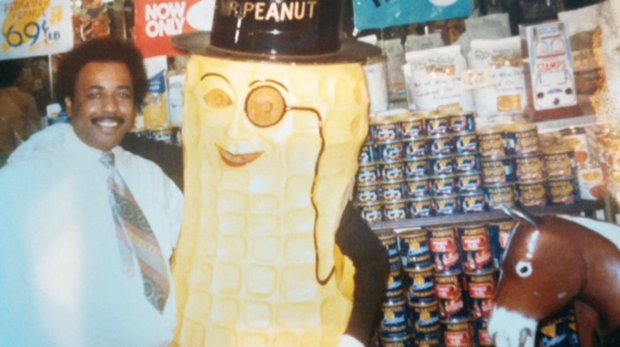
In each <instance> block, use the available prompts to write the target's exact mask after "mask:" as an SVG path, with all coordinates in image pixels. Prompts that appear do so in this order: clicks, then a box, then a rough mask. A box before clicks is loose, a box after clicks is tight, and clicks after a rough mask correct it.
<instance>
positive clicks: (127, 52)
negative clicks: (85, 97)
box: [56, 38, 147, 107]
mask: <svg viewBox="0 0 620 347" xmlns="http://www.w3.org/2000/svg"><path fill="white" fill-rule="evenodd" d="M92 62H116V63H123V64H125V65H126V66H127V69H128V70H129V73H130V74H131V81H132V83H133V97H134V103H135V104H136V106H140V103H141V102H142V100H143V99H144V96H145V94H146V87H147V79H146V72H145V70H144V63H143V57H142V53H140V51H139V50H138V48H137V47H136V46H135V45H134V44H133V43H131V42H129V41H122V40H118V39H113V38H102V39H93V40H89V41H86V42H85V43H83V44H81V45H79V46H78V47H76V48H74V49H73V50H71V51H70V52H68V53H67V54H66V55H65V56H64V57H63V58H62V59H61V61H60V64H59V66H58V73H57V77H56V100H57V101H58V102H59V103H60V104H61V105H63V107H64V104H65V98H66V97H68V98H69V99H71V100H73V96H74V95H75V83H76V82H77V77H78V75H79V73H80V71H81V70H82V68H83V67H84V66H86V65H87V64H88V63H92Z"/></svg>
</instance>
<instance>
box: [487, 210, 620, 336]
mask: <svg viewBox="0 0 620 347" xmlns="http://www.w3.org/2000/svg"><path fill="white" fill-rule="evenodd" d="M505 212H506V214H508V215H509V216H511V217H512V218H514V219H516V220H517V221H518V222H519V223H518V224H517V227H515V232H514V233H513V235H512V237H511V238H510V241H509V244H508V247H507V249H506V251H505V254H504V256H505V261H504V264H503V266H502V276H501V277H500V281H499V284H498V291H497V297H496V307H495V308H494V310H493V315H492V317H491V321H490V322H489V332H490V333H491V334H494V335H495V343H496V345H497V347H505V346H506V347H519V346H526V347H527V346H533V345H534V336H535V329H536V325H537V324H538V321H539V320H541V319H543V318H545V317H548V316H550V315H551V314H553V313H555V312H556V311H558V310H559V309H561V308H562V307H564V306H566V305H567V304H570V303H573V302H574V303H575V307H576V311H577V312H576V315H577V323H578V325H580V327H579V328H580V331H579V335H580V338H581V340H582V346H583V347H587V346H592V345H593V341H592V337H593V336H594V335H595V334H594V332H593V330H594V329H595V328H597V329H598V331H599V332H600V334H601V336H602V337H606V336H608V335H609V334H612V333H614V331H615V330H616V329H620V226H618V225H613V224H609V223H604V222H600V221H595V220H591V219H588V218H582V217H573V216H566V215H562V216H542V217H538V218H535V217H532V216H528V215H527V214H525V213H524V212H522V211H519V210H516V209H505ZM599 235H600V236H599ZM584 317H590V318H592V319H591V320H587V319H585V318H584ZM594 320H595V321H594ZM580 321H581V322H580ZM597 323H598V324H597ZM597 325H598V326H597ZM585 327H589V329H586V328H585ZM615 347H618V346H615Z"/></svg>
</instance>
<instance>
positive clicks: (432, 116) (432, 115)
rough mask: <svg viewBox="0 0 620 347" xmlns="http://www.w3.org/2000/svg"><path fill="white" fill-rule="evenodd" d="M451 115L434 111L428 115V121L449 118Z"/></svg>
mask: <svg viewBox="0 0 620 347" xmlns="http://www.w3.org/2000/svg"><path fill="white" fill-rule="evenodd" d="M447 117H450V114H448V113H445V112H441V111H432V112H430V113H428V114H427V115H426V119H435V118H447Z"/></svg>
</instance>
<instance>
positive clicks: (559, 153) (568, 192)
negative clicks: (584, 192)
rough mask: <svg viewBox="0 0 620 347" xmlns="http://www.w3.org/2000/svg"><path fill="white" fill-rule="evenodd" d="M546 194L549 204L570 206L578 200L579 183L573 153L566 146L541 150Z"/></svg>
mask: <svg viewBox="0 0 620 347" xmlns="http://www.w3.org/2000/svg"><path fill="white" fill-rule="evenodd" d="M543 158H544V160H543V163H544V172H545V175H546V178H547V194H548V198H549V203H551V204H572V203H574V202H575V201H577V200H578V199H579V182H578V180H577V179H576V173H577V161H576V160H575V151H574V150H573V149H572V148H570V147H568V146H566V145H557V146H551V147H547V148H545V149H543Z"/></svg>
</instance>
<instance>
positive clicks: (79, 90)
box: [65, 62, 136, 151]
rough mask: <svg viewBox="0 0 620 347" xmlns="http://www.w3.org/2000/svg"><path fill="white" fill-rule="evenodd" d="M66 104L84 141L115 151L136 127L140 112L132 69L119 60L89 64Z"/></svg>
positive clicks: (82, 72) (80, 74)
mask: <svg viewBox="0 0 620 347" xmlns="http://www.w3.org/2000/svg"><path fill="white" fill-rule="evenodd" d="M65 105H66V108H67V112H68V114H69V116H70V117H71V124H72V126H73V129H74V130H75V133H76V134H77V136H78V137H79V138H80V139H81V140H82V141H83V142H84V143H86V144H87V145H89V146H91V147H94V148H97V149H100V150H104V151H108V150H111V149H112V148H114V147H115V146H117V145H119V144H120V143H121V141H122V140H123V138H124V137H125V135H126V134H127V132H129V130H130V129H131V128H132V127H133V122H134V118H135V115H136V107H135V104H134V95H133V83H132V80H131V74H130V73H129V69H128V68H127V66H126V65H125V64H123V63H117V62H91V63H88V64H86V65H85V66H84V67H83V68H82V69H81V70H80V72H79V74H78V77H77V80H76V81H75V92H74V95H73V99H70V98H66V99H65Z"/></svg>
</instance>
